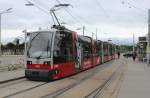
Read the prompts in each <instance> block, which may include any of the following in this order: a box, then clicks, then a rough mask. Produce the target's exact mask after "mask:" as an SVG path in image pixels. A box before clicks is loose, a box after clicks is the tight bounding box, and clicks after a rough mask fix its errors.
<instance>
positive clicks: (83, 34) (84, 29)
mask: <svg viewBox="0 0 150 98" xmlns="http://www.w3.org/2000/svg"><path fill="white" fill-rule="evenodd" d="M84 31H85V26H83V36H84Z"/></svg>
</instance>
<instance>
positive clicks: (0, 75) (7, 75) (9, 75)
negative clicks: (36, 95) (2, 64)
mask: <svg viewBox="0 0 150 98" xmlns="http://www.w3.org/2000/svg"><path fill="white" fill-rule="evenodd" d="M22 76H25V74H24V69H18V70H14V71H5V72H0V82H1V81H5V80H10V79H14V78H18V77H22Z"/></svg>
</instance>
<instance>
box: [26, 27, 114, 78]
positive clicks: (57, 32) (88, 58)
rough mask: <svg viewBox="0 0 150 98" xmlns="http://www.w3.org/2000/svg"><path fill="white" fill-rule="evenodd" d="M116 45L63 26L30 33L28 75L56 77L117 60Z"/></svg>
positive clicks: (27, 33) (27, 76)
mask: <svg viewBox="0 0 150 98" xmlns="http://www.w3.org/2000/svg"><path fill="white" fill-rule="evenodd" d="M114 47H115V45H113V44H110V43H108V42H102V41H100V40H94V39H92V38H91V37H89V36H82V35H78V34H77V33H76V32H74V31H71V30H68V29H67V28H65V27H63V26H56V25H55V26H53V28H52V29H51V30H45V31H42V30H40V31H35V32H26V42H25V55H26V60H25V66H26V69H25V77H26V78H28V79H47V80H55V79H60V78H63V77H67V76H70V75H73V74H76V73H78V72H81V71H84V70H87V69H89V68H92V67H95V66H97V65H100V64H102V63H104V62H107V61H110V60H112V59H115V54H116V52H115V48H114Z"/></svg>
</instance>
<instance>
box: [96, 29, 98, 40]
mask: <svg viewBox="0 0 150 98" xmlns="http://www.w3.org/2000/svg"><path fill="white" fill-rule="evenodd" d="M97 31H98V30H97V28H96V41H97Z"/></svg>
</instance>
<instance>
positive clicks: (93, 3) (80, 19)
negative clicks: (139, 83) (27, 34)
mask: <svg viewBox="0 0 150 98" xmlns="http://www.w3.org/2000/svg"><path fill="white" fill-rule="evenodd" d="M31 1H33V2H34V3H35V4H36V5H37V6H40V7H41V8H44V10H46V11H47V12H48V13H49V10H50V8H51V7H52V6H54V5H55V4H57V2H56V0H31ZM60 1H61V2H63V3H69V4H71V5H73V8H72V7H69V8H67V10H68V11H69V12H70V14H71V15H72V16H70V15H69V13H68V12H66V11H65V10H64V9H61V10H59V11H57V15H58V18H59V20H60V21H61V22H66V23H67V24H66V25H67V27H69V28H71V29H73V30H75V31H76V28H77V27H82V26H83V25H84V26H85V27H86V30H87V31H86V32H87V35H91V32H95V29H96V28H98V30H99V33H101V34H103V36H104V37H105V38H107V37H108V36H110V37H118V38H127V37H131V36H132V33H136V34H137V35H138V36H139V35H142V34H145V33H147V10H148V9H149V6H150V1H149V0H63V1H62V0H60ZM122 1H127V2H128V3H125V4H122ZM26 3H27V2H26V1H25V0H0V11H1V10H4V9H7V8H10V7H12V8H13V10H12V13H9V14H5V15H3V17H2V37H3V38H7V37H8V36H9V37H11V36H13V37H14V36H18V35H19V34H20V32H21V31H22V30H23V29H30V30H32V29H37V28H39V27H45V28H46V27H50V26H51V25H52V24H53V22H52V18H51V16H50V15H48V14H46V13H44V12H42V11H41V10H39V9H38V8H36V7H34V6H33V7H27V6H25V4H26ZM130 7H131V8H130ZM10 32H15V33H13V34H12V33H10ZM77 32H79V33H80V34H82V32H81V31H77ZM104 33H109V35H105V34H104ZM139 33H140V34H139ZM6 35H7V36H6ZM100 36H101V35H99V37H100Z"/></svg>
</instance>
